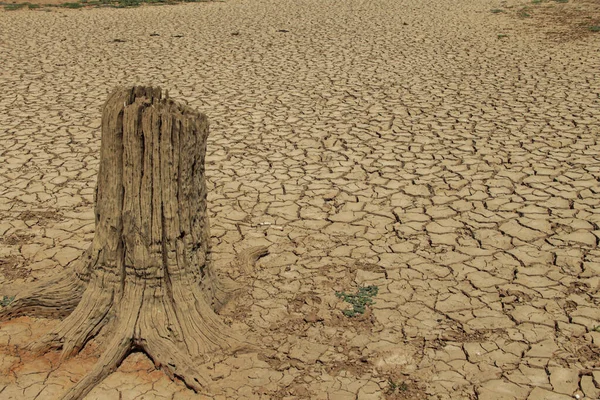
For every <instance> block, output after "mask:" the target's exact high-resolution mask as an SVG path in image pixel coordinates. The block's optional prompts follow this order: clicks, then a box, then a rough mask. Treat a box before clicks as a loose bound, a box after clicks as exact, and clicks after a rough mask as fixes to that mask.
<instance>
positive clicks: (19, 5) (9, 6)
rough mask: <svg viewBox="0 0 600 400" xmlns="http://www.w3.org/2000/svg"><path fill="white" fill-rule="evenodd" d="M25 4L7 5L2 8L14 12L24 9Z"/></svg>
mask: <svg viewBox="0 0 600 400" xmlns="http://www.w3.org/2000/svg"><path fill="white" fill-rule="evenodd" d="M25 6H26V4H25V3H22V4H7V5H5V6H4V9H5V10H7V11H15V10H19V9H21V8H23V7H25Z"/></svg>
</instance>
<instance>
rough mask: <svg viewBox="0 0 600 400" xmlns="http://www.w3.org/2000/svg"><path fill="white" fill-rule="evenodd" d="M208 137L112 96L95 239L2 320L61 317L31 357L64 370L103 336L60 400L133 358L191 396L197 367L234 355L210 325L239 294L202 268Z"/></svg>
mask: <svg viewBox="0 0 600 400" xmlns="http://www.w3.org/2000/svg"><path fill="white" fill-rule="evenodd" d="M207 136H208V120H207V118H206V116H205V115H203V114H201V113H199V112H197V111H195V110H193V109H191V108H189V107H187V106H184V105H180V104H177V103H175V102H173V101H172V100H171V99H169V98H168V95H163V94H162V91H161V89H160V88H150V87H133V88H130V89H122V88H121V89H117V90H116V91H115V92H113V93H112V94H111V95H110V96H109V98H108V100H107V101H106V103H105V104H104V108H103V113H102V139H101V140H102V142H101V150H100V170H99V173H98V182H97V187H96V204H95V222H96V232H95V236H94V239H93V241H92V243H91V245H90V247H89V248H88V250H87V251H86V252H84V254H83V255H82V256H81V257H80V258H79V259H78V260H77V261H76V262H75V263H74V264H73V265H72V266H71V267H70V268H68V269H66V270H65V271H64V272H63V273H61V274H60V276H56V277H54V278H50V279H48V280H45V281H42V282H40V283H37V284H35V285H32V287H30V288H28V289H26V291H24V292H22V293H19V294H18V295H17V298H16V299H15V301H14V302H13V303H11V304H10V305H9V306H8V307H6V308H4V309H3V310H2V312H1V313H0V316H1V317H2V318H3V319H6V318H12V317H15V316H19V315H33V316H45V317H61V318H64V319H63V320H62V321H61V322H60V323H59V324H58V326H57V327H56V328H54V329H52V331H50V332H49V333H48V334H46V335H45V336H43V337H42V338H41V339H39V341H37V342H36V343H34V344H32V345H31V346H30V348H29V349H30V350H34V351H41V352H43V351H47V350H49V349H61V348H62V354H61V361H63V360H64V359H66V358H67V357H70V356H72V355H74V354H76V353H78V352H79V351H80V350H81V349H82V348H83V347H84V346H85V345H86V343H87V342H89V341H90V340H91V339H92V338H94V337H96V336H98V335H99V334H100V333H101V334H102V335H101V337H102V338H103V339H104V340H105V341H104V342H103V343H101V346H100V348H101V349H102V355H101V356H100V358H99V360H98V362H97V364H96V365H95V366H94V367H93V369H92V371H91V372H89V373H88V374H87V375H86V376H85V377H84V378H83V379H82V380H81V381H79V382H78V383H77V384H76V385H75V386H74V387H73V388H71V389H70V390H69V391H68V392H67V393H66V395H65V396H64V399H69V400H71V399H73V400H74V399H82V398H83V397H84V396H85V395H86V394H87V393H88V392H89V391H90V390H92V388H93V387H94V386H95V385H96V384H98V383H99V382H100V381H101V380H102V379H104V378H105V377H106V376H108V375H109V374H110V373H111V372H113V371H114V370H116V368H117V367H118V366H119V365H120V363H121V362H122V361H123V360H124V359H125V357H127V355H128V354H129V353H130V352H131V351H133V350H141V351H143V352H145V353H146V354H147V355H148V356H149V357H150V358H151V359H152V360H153V361H154V364H155V365H156V367H157V368H161V369H163V370H164V371H165V372H166V373H167V374H168V375H169V377H171V378H172V379H173V378H175V377H177V378H179V379H181V380H183V381H184V382H185V384H186V385H187V386H188V387H190V388H192V389H194V390H195V391H199V390H200V389H201V387H202V386H203V384H204V383H206V382H207V378H206V377H203V376H201V374H199V373H198V371H197V370H196V369H195V366H196V365H198V364H199V363H201V362H203V361H206V360H205V358H206V357H207V355H210V354H213V353H215V352H220V351H233V350H235V349H237V348H239V347H241V346H242V341H241V340H240V339H239V338H238V337H236V335H234V334H233V333H231V329H229V328H228V327H227V326H226V325H225V324H224V323H223V322H221V320H220V319H219V317H218V316H217V315H216V314H215V311H218V309H219V308H220V307H221V306H222V305H223V304H224V303H225V302H226V301H227V299H228V297H230V296H231V294H233V293H235V291H236V290H237V288H238V287H237V286H236V284H235V283H233V282H232V281H230V280H229V281H227V280H223V279H222V278H218V277H217V274H216V272H215V271H214V270H213V268H212V266H211V257H210V248H209V241H210V235H209V222H208V216H207V210H206V207H207V204H206V197H207V192H206V183H205V174H204V158H205V153H206V139H207ZM264 254H266V248H262V247H260V248H253V249H250V250H249V251H247V252H245V253H244V254H243V256H242V258H243V259H244V263H245V264H248V263H252V262H254V261H256V259H257V258H258V257H260V256H262V255H264Z"/></svg>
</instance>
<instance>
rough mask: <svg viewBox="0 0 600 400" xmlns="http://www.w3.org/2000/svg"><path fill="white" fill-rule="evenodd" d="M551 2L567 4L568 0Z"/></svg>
mask: <svg viewBox="0 0 600 400" xmlns="http://www.w3.org/2000/svg"><path fill="white" fill-rule="evenodd" d="M553 1H555V2H556V3H568V2H569V0H553Z"/></svg>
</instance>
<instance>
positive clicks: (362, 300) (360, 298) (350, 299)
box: [335, 286, 379, 317]
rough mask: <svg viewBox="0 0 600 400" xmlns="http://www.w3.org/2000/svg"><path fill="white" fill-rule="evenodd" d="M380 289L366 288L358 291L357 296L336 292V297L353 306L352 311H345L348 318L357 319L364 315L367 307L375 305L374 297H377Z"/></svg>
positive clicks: (374, 287)
mask: <svg viewBox="0 0 600 400" xmlns="http://www.w3.org/2000/svg"><path fill="white" fill-rule="evenodd" d="M378 292H379V288H378V287H377V286H366V287H361V288H359V289H358V292H356V294H348V293H344V292H335V295H336V296H337V297H338V298H340V299H342V300H344V301H345V302H346V303H350V304H351V305H352V310H344V315H345V316H347V317H355V316H356V315H358V314H364V313H365V309H366V307H367V306H370V305H372V304H374V303H375V302H374V301H373V297H375V296H377V293H378Z"/></svg>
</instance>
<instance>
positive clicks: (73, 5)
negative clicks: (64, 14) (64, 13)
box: [60, 3, 83, 8]
mask: <svg viewBox="0 0 600 400" xmlns="http://www.w3.org/2000/svg"><path fill="white" fill-rule="evenodd" d="M60 6H61V7H65V8H81V7H83V4H81V3H62V4H61V5H60Z"/></svg>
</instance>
